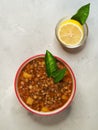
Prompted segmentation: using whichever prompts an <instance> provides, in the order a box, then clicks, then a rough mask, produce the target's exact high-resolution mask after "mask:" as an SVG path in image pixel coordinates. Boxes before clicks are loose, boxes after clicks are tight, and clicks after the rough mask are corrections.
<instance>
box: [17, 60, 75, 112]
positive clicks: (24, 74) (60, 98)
mask: <svg viewBox="0 0 98 130" xmlns="http://www.w3.org/2000/svg"><path fill="white" fill-rule="evenodd" d="M57 65H58V68H59V69H62V68H65V65H64V64H63V63H62V62H60V61H58V60H57ZM72 85H73V82H72V77H71V74H70V72H69V70H68V69H67V68H66V73H65V76H64V78H63V79H62V80H61V81H60V82H58V83H54V80H53V78H51V77H48V76H47V74H46V68H45V60H44V58H43V57H40V58H36V59H34V60H32V61H30V62H29V63H27V65H25V67H24V68H23V69H22V70H21V72H20V74H19V78H18V92H19V95H20V97H21V99H22V100H23V101H24V102H25V103H26V104H27V105H28V106H29V107H30V108H32V109H34V110H36V111H43V112H48V111H53V110H56V109H58V108H60V107H61V106H63V105H64V104H65V103H66V102H67V101H68V99H69V97H70V95H71V93H72Z"/></svg>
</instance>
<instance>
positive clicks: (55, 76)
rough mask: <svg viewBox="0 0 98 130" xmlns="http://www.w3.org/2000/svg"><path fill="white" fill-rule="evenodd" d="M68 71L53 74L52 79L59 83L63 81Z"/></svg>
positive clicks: (58, 71) (63, 70)
mask: <svg viewBox="0 0 98 130" xmlns="http://www.w3.org/2000/svg"><path fill="white" fill-rule="evenodd" d="M65 72H66V69H65V68H64V69H61V70H57V71H55V72H54V73H52V77H53V78H54V82H55V83H57V82H59V81H61V80H62V79H63V77H64V75H65Z"/></svg>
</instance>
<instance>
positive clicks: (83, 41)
mask: <svg viewBox="0 0 98 130" xmlns="http://www.w3.org/2000/svg"><path fill="white" fill-rule="evenodd" d="M68 19H71V18H67V17H63V18H61V19H60V20H59V22H58V23H57V25H56V27H55V35H56V38H57V40H58V41H59V43H61V44H62V45H63V46H64V47H66V48H78V47H80V46H82V45H84V44H85V42H86V39H87V37H88V25H87V23H85V24H84V25H83V28H84V36H83V39H82V40H81V42H80V43H79V44H76V45H68V44H65V43H63V42H61V41H60V40H59V38H58V28H59V25H60V23H61V22H63V21H65V20H68Z"/></svg>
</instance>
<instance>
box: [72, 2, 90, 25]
mask: <svg viewBox="0 0 98 130" xmlns="http://www.w3.org/2000/svg"><path fill="white" fill-rule="evenodd" d="M89 10H90V3H89V4H86V5H84V6H82V7H81V8H80V9H79V10H78V11H77V13H76V14H75V15H73V16H72V17H71V19H74V20H77V21H79V22H80V23H81V24H82V25H83V24H84V23H85V22H86V20H87V18H88V15H89Z"/></svg>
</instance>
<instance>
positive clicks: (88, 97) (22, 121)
mask: <svg viewBox="0 0 98 130" xmlns="http://www.w3.org/2000/svg"><path fill="white" fill-rule="evenodd" d="M89 2H90V3H91V9H90V15H89V17H88V20H87V24H88V27H89V36H88V39H87V42H86V46H85V47H84V48H83V49H82V50H81V51H78V52H77V53H69V52H67V51H65V50H64V49H63V48H62V46H61V45H60V44H59V43H58V42H57V40H56V38H55V26H56V24H57V22H58V21H59V20H60V19H61V18H62V17H65V16H71V15H73V14H74V13H75V12H76V10H77V9H78V8H79V7H80V6H82V5H84V4H87V3H89ZM97 14H98V1H97V0H89V1H88V0H85V1H84V2H83V1H82V0H74V1H73V0H0V130H7V129H9V130H50V129H51V130H97V129H98V79H97V78H98V40H97V39H98V15H97ZM46 49H48V50H49V51H51V52H52V53H53V54H55V55H57V56H59V57H61V58H63V59H64V60H65V61H66V62H68V64H70V66H71V67H72V69H73V71H74V73H75V76H76V81H77V91H76V95H75V98H74V100H73V103H72V105H71V107H69V109H67V110H66V111H64V112H62V113H60V114H58V115H56V116H52V117H40V116H36V115H33V114H31V113H29V112H28V111H26V110H25V109H24V108H23V107H22V106H21V105H20V103H19V102H18V100H17V98H16V95H15V92H14V78H15V74H16V71H17V69H18V67H19V66H20V64H21V63H22V62H23V61H25V60H26V59H27V58H29V57H31V56H33V55H36V54H41V53H45V51H46Z"/></svg>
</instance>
